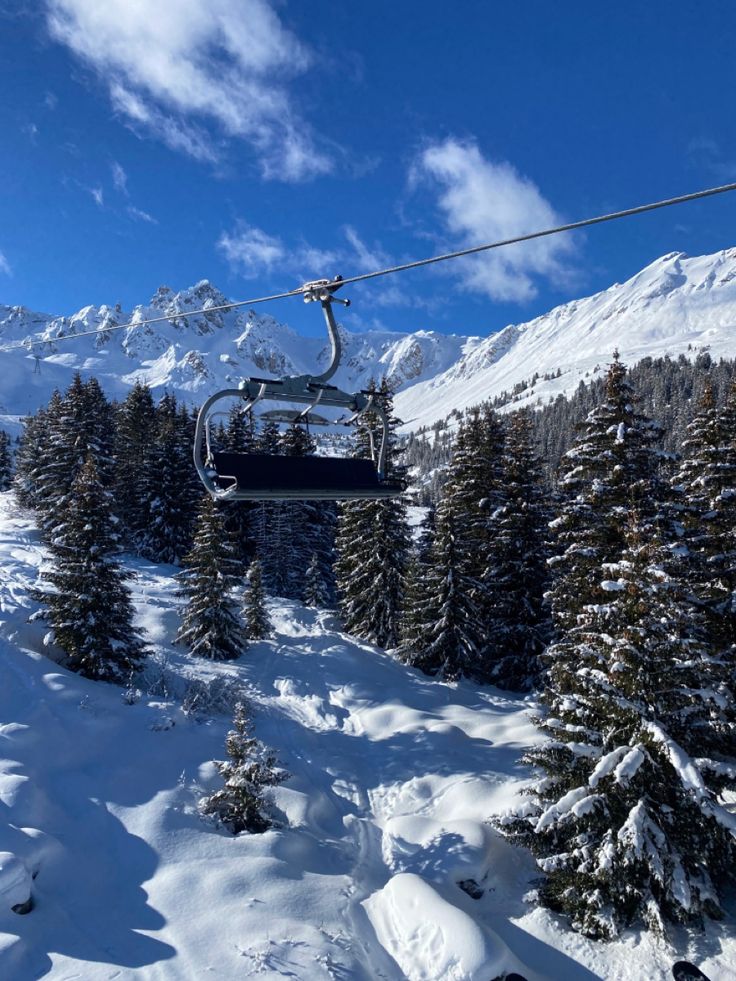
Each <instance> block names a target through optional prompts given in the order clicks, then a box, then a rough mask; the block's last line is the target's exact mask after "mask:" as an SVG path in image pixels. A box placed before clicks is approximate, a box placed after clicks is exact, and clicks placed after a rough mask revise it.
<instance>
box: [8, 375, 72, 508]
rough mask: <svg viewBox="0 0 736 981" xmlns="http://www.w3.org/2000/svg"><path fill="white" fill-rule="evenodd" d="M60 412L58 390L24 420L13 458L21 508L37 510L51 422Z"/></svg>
mask: <svg viewBox="0 0 736 981" xmlns="http://www.w3.org/2000/svg"><path fill="white" fill-rule="evenodd" d="M60 412H61V393H60V392H58V391H54V392H53V393H52V395H51V398H50V400H49V404H48V406H47V407H46V408H44V409H39V410H38V412H37V413H36V414H35V415H34V416H29V417H28V418H26V419H24V420H23V434H22V436H21V443H20V447H19V448H18V452H17V453H16V457H15V479H14V481H13V489H14V491H15V496H16V498H17V500H18V503H19V504H20V505H21V507H24V508H29V509H31V510H34V511H40V510H41V507H42V503H43V501H42V495H41V486H42V483H45V474H46V469H47V467H49V465H50V456H49V443H50V435H51V429H52V425H53V421H54V420H55V419H56V418H57V417H58V416H59V414H60Z"/></svg>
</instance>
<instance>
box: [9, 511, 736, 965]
mask: <svg viewBox="0 0 736 981" xmlns="http://www.w3.org/2000/svg"><path fill="white" fill-rule="evenodd" d="M43 558H44V557H43V549H42V547H41V546H40V545H39V541H38V536H37V533H36V531H35V530H34V528H33V525H32V523H31V521H30V520H29V519H28V517H27V516H25V515H23V514H22V513H20V512H18V511H17V508H16V506H15V504H14V503H13V501H12V498H11V497H10V495H8V494H2V495H0V659H1V663H2V684H0V852H10V853H12V854H14V855H15V856H17V857H18V858H20V859H22V860H23V862H24V863H25V865H26V867H27V868H28V869H29V871H31V872H32V873H34V874H35V876H36V877H35V879H34V881H33V894H34V898H35V902H36V906H35V909H34V910H33V911H32V912H31V913H29V914H28V915H26V916H18V915H16V914H14V913H12V912H10V911H9V909H8V908H7V906H6V905H5V904H4V902H1V901H0V978H3V979H6V981H31V979H36V978H41V977H44V978H50V979H59V981H61V979H65V981H67V979H83V981H102V979H106V981H107V979H128V978H144V979H151V981H163V979H176V981H184V979H190V978H192V979H193V978H205V977H212V978H217V979H218V981H229V979H242V978H249V977H257V978H264V979H276V978H296V979H303V981H313V979H314V981H322V979H335V981H347V979H350V981H353V979H355V981H375V979H386V981H402V979H409V981H445V979H446V981H491V979H493V978H495V977H496V976H498V975H499V974H503V973H505V972H508V971H519V972H520V973H522V974H524V975H525V976H526V977H527V978H528V979H529V981H545V979H555V981H557V979H559V981H562V979H570V981H585V979H594V978H602V979H603V978H604V979H606V981H615V979H624V978H626V979H627V981H628V979H631V978H632V977H635V978H646V979H648V981H658V979H665V978H669V977H670V974H669V965H670V964H671V963H672V962H673V961H675V960H677V959H679V958H682V957H687V958H688V959H690V960H693V961H695V962H696V963H698V964H700V965H701V966H702V967H703V969H704V970H705V971H706V972H707V973H708V975H709V976H710V977H711V978H712V979H713V981H717V979H728V978H733V977H734V976H736V975H735V974H734V970H733V967H732V965H734V964H736V940H735V939H734V917H733V910H731V912H730V913H729V915H728V917H727V919H726V920H725V921H724V922H722V923H720V924H710V925H709V926H708V928H707V931H706V933H705V934H703V935H693V936H692V938H691V941H690V942H688V936H687V935H686V934H685V933H684V931H679V932H677V933H676V934H675V936H674V938H673V945H672V946H670V947H668V946H666V945H664V944H659V943H657V942H655V941H654V940H653V939H652V938H651V937H649V936H647V935H642V934H639V933H638V932H636V931H632V932H630V933H629V934H627V935H626V936H625V937H624V938H622V939H621V940H619V941H618V942H616V943H614V944H610V945H605V944H598V943H593V942H591V941H587V940H585V939H583V938H581V937H579V936H578V935H576V934H574V933H572V932H571V931H570V930H568V929H567V927H566V925H565V923H564V922H563V921H561V920H559V919H558V918H556V917H554V916H552V915H550V914H549V913H547V912H545V911H543V910H539V909H537V908H535V907H534V905H533V904H531V903H530V902H528V901H525V896H526V897H527V899H528V898H529V897H528V894H529V892H530V890H532V889H533V887H534V880H535V876H536V870H535V866H534V863H533V862H532V860H531V858H530V857H529V856H528V855H527V854H526V853H525V852H523V851H520V850H517V849H514V848H512V847H511V846H509V845H508V844H506V843H505V842H504V841H503V840H502V839H501V838H500V837H499V836H498V835H497V834H496V832H495V831H494V830H493V829H492V828H491V827H490V826H489V825H488V824H487V823H486V819H487V818H489V817H490V816H491V815H493V814H496V813H498V812H500V811H502V810H504V809H505V808H507V807H509V806H510V805H511V804H512V802H513V800H514V799H515V797H516V795H517V794H518V791H519V789H520V788H521V787H522V786H523V783H524V781H525V780H526V779H527V777H528V774H527V772H526V771H525V769H524V768H522V767H520V765H519V763H518V758H519V756H520V754H521V753H522V752H523V750H524V748H525V747H527V746H529V745H530V744H531V743H532V742H534V741H535V740H536V739H537V738H538V735H537V732H536V730H535V729H534V727H533V726H532V725H531V723H530V721H529V717H528V714H529V709H530V708H532V707H533V706H532V704H531V703H530V702H529V701H528V700H523V699H514V698H509V697H507V696H506V695H504V694H502V693H500V692H498V691H497V690H496V689H493V688H479V687H477V686H474V685H471V684H468V683H462V684H459V685H446V684H442V683H440V682H438V681H435V680H433V679H430V678H426V677H424V676H423V675H421V674H419V673H417V672H415V671H412V670H410V669H408V668H406V667H404V666H403V665H401V664H398V663H397V662H395V661H394V660H393V659H392V658H391V657H390V656H388V655H387V654H385V653H383V652H381V651H379V650H377V649H375V648H373V647H370V646H369V645H366V644H361V643H359V642H357V641H355V640H353V639H351V638H350V637H348V636H346V635H345V634H343V633H341V632H340V630H339V625H338V624H337V622H336V620H335V618H334V616H333V615H332V614H330V613H327V612H324V611H320V612H318V611H314V610H310V609H307V608H304V607H302V606H300V605H299V604H296V603H293V602H289V601H284V600H279V599H273V600H272V601H271V603H270V612H271V615H272V618H273V623H274V627H275V633H274V637H273V639H271V640H268V641H264V642H261V643H258V644H255V645H254V646H253V647H252V648H251V649H249V650H248V651H247V652H245V653H244V654H243V656H242V658H241V659H240V660H238V661H237V662H234V663H227V664H209V663H206V662H197V663H195V662H193V661H192V660H191V659H189V658H188V657H187V655H186V653H185V652H184V651H182V650H180V649H177V648H173V647H171V646H170V644H169V640H170V638H171V637H172V636H173V634H174V631H175V628H176V624H177V604H178V602H179V601H178V599H177V598H176V596H175V583H174V580H173V578H172V576H173V574H174V572H175V571H176V570H175V569H174V568H173V567H167V566H154V565H151V564H149V563H145V562H142V561H140V560H134V559H130V560H128V563H127V564H128V565H129V567H130V568H131V569H132V570H133V571H134V572H135V579H134V581H133V588H134V595H135V603H136V609H137V614H138V618H139V622H140V625H141V627H142V628H143V630H144V631H145V633H146V636H147V638H148V640H149V642H150V644H151V647H152V650H153V655H152V658H151V661H150V664H149V666H148V668H147V670H146V674H145V677H144V678H143V679H142V680H141V681H139V682H138V683H137V684H138V687H139V689H140V694H139V695H137V694H136V693H134V692H131V693H129V695H128V697H127V699H124V698H123V697H122V694H123V693H122V692H121V690H120V689H119V688H116V687H114V686H111V685H106V684H101V683H94V682H91V681H87V680H85V679H83V678H80V677H78V676H76V675H73V674H70V673H69V672H67V671H66V670H64V669H63V668H61V667H59V666H58V665H57V664H56V663H54V662H53V661H52V660H50V659H49V657H48V656H47V653H48V652H47V653H44V651H45V648H44V647H43V635H44V626H43V624H42V623H40V622H38V621H36V622H34V623H32V624H29V623H28V622H27V619H28V615H29V614H30V613H31V612H32V611H33V610H34V609H35V606H34V604H33V602H32V601H31V600H30V599H29V597H28V590H29V588H31V587H32V586H33V584H34V583H35V582H36V581H37V577H38V570H39V567H40V565H41V563H42V562H43ZM223 685H227V686H229V691H228V693H227V694H228V698H229V699H230V700H233V699H234V698H235V697H236V694H237V692H240V693H241V694H242V695H244V696H245V697H247V699H248V700H249V703H250V705H251V709H252V712H253V715H254V717H255V721H256V731H257V734H258V736H259V738H260V739H262V740H263V741H264V742H266V743H268V744H269V745H271V746H272V747H273V748H274V749H275V750H276V751H277V752H278V754H279V757H280V759H281V760H282V762H283V764H284V765H285V766H286V767H287V769H288V770H289V771H290V773H291V774H292V776H291V778H290V779H289V780H288V781H287V782H286V783H285V784H283V785H282V786H280V787H278V788H277V789H276V790H275V793H274V806H275V811H276V814H277V815H278V816H279V817H280V821H281V825H282V826H281V827H279V828H276V829H274V830H271V831H269V832H267V833H266V834H263V835H258V836H248V835H243V836H239V837H237V838H233V837H232V836H230V835H229V834H227V833H224V832H222V831H221V830H218V829H217V828H215V827H213V826H212V825H210V824H207V823H205V822H204V821H203V820H202V819H201V818H200V817H199V815H198V813H197V800H198V798H199V797H200V795H201V794H202V793H204V792H208V791H211V790H212V789H214V788H215V787H217V786H218V785H219V783H218V777H217V774H216V772H215V769H214V767H213V765H212V762H211V761H212V760H213V759H218V758H221V756H222V753H223V744H224V738H225V734H226V732H227V729H228V726H229V717H228V715H227V714H222V713H221V712H219V711H217V706H216V705H214V704H209V705H208V704H207V690H208V689H209V694H210V696H212V695H213V693H214V695H217V690H216V689H217V686H220V688H222V686H223ZM127 702H133V704H128V703H127ZM192 703H193V704H192ZM185 705H188V706H189V707H188V709H187V710H185ZM468 880H472V883H474V885H469V884H468ZM459 882H465V883H466V888H467V889H469V890H470V891H473V892H475V893H476V895H478V894H479V893H482V894H481V895H480V896H479V898H472V896H471V895H470V894H469V893H468V892H467V891H464V890H463V889H461V888H460V887H459V886H458V883H459ZM0 899H1V897H0Z"/></svg>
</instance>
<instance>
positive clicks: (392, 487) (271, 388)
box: [194, 276, 403, 501]
mask: <svg viewBox="0 0 736 981" xmlns="http://www.w3.org/2000/svg"><path fill="white" fill-rule="evenodd" d="M341 285H342V277H340V276H336V277H335V279H333V280H328V279H320V280H316V281H314V282H310V283H305V285H304V286H303V287H302V292H303V295H304V302H305V303H312V302H319V303H320V304H321V306H322V310H323V312H324V316H325V321H326V323H327V332H328V335H329V338H330V345H331V357H330V363H329V365H328V367H327V369H326V370H325V371H324V372H322V374H320V375H293V376H288V377H286V378H280V379H277V378H245V379H243V381H242V382H241V383H240V385H239V386H238V388H226V389H223V390H222V391H220V392H216V393H215V394H214V395H211V396H210V397H209V398H208V399H207V400H206V401H205V402H204V404H203V405H202V407H201V409H200V411H199V415H198V417H197V423H196V427H195V434H194V465H195V467H196V468H197V473H198V474H199V477H200V479H201V480H202V483H203V484H204V486H205V487H206V489H207V491H208V492H209V493H210V494H211V495H212V497H214V498H215V499H217V500H223V501H263V500H289V499H291V500H326V501H339V500H354V499H366V498H368V499H370V498H389V497H396V496H397V495H399V494H401V493H402V491H403V485H402V484H401V482H400V481H395V480H388V479H387V478H386V457H387V451H388V441H389V426H388V418H387V416H386V412H385V410H384V408H383V406H382V405H381V402H380V399H377V398H376V393H375V392H370V391H360V392H353V393H350V392H344V391H342V390H341V389H339V388H337V386H335V385H331V384H330V379H331V378H332V377H333V376H334V374H335V372H336V371H337V369H338V367H339V364H340V358H341V355H342V343H341V341H340V333H339V330H338V327H337V323H336V322H335V316H334V313H333V311H332V304H333V303H340V304H342V305H343V306H345V307H347V306H349V305H350V300H347V299H342V298H340V297H336V296H335V295H334V294H335V291H336V290H337V289H339V288H340V286H341ZM232 398H239V399H242V400H243V403H244V405H243V409H242V411H243V412H249V411H250V410H252V409H253V408H254V406H256V405H257V404H258V403H260V402H264V401H274V402H281V403H284V402H286V403H295V404H300V405H303V406H305V408H303V409H301V410H296V409H294V410H292V409H285V408H279V409H271V410H267V411H265V412H262V413H261V414H260V418H262V419H267V420H268V419H270V420H272V421H274V422H277V423H295V424H299V423H304V424H305V425H307V424H308V425H312V426H335V425H344V426H352V425H355V424H356V423H360V420H361V418H362V417H363V416H364V415H365V413H367V412H370V413H371V415H373V416H374V417H375V418H376V419H377V420H378V423H379V428H380V439H379V441H378V446H376V444H375V441H374V437H373V431H372V429H371V428H370V427H369V428H368V433H369V446H370V451H371V460H370V461H366V460H359V459H354V458H348V457H345V458H338V457H307V458H300V457H269V456H266V455H262V454H233V453H218V452H217V451H216V450H215V449H214V448H213V445H212V434H211V420H212V419H213V417H214V416H216V415H220V414H222V412H221V411H220V412H216V411H213V410H214V407H215V406H216V405H217V404H218V402H221V401H222V400H224V399H232ZM318 406H319V407H320V408H339V409H344V410H346V414H345V415H344V416H342V417H341V418H339V419H336V420H330V419H328V418H326V417H325V416H322V415H320V414H318V413H316V412H315V411H314V410H315V409H316V408H317V407H318ZM286 461H288V463H287V462H286ZM300 467H301V470H302V474H301V476H302V477H303V479H301V480H300V474H299V468H300ZM227 470H231V471H232V472H231V473H228V472H227Z"/></svg>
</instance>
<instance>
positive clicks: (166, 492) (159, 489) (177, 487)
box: [139, 395, 202, 564]
mask: <svg viewBox="0 0 736 981" xmlns="http://www.w3.org/2000/svg"><path fill="white" fill-rule="evenodd" d="M192 439H193V436H192V426H191V420H190V419H189V416H188V414H187V413H186V410H185V411H184V412H181V411H180V410H179V408H178V406H177V403H176V399H175V398H174V397H173V396H172V395H166V396H164V398H163V399H162V400H161V402H160V403H159V405H158V406H157V407H156V434H155V438H154V440H153V441H152V442H151V443H150V445H149V447H148V452H147V453H146V454H145V458H144V467H143V475H142V481H141V482H142V501H143V512H144V514H147V515H148V520H147V522H146V524H145V527H144V528H143V530H142V531H141V533H140V535H139V551H140V553H141V555H143V556H145V557H146V558H147V559H150V560H151V561H152V562H169V563H174V564H175V563H179V562H181V560H182V558H183V557H184V555H185V554H186V553H187V552H188V550H189V549H190V548H191V545H192V533H193V521H194V516H195V515H196V513H197V501H198V500H199V497H200V495H201V491H202V488H201V485H199V484H198V482H197V480H196V472H194V467H193V466H192V459H191V455H192Z"/></svg>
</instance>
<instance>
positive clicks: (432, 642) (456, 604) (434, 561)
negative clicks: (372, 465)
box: [398, 499, 482, 681]
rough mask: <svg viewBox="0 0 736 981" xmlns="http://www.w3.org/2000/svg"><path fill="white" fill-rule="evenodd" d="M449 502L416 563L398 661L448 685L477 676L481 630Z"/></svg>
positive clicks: (403, 623)
mask: <svg viewBox="0 0 736 981" xmlns="http://www.w3.org/2000/svg"><path fill="white" fill-rule="evenodd" d="M465 567H466V566H465V561H464V556H463V555H462V553H461V546H460V545H459V543H458V540H457V536H456V533H455V516H454V514H453V511H452V505H451V502H450V500H449V499H445V500H444V501H442V502H441V503H440V506H439V507H438V509H437V514H436V519H435V529H434V534H433V537H432V545H431V547H430V552H429V556H428V558H427V560H426V561H421V560H417V559H415V564H414V566H413V569H412V574H411V576H410V580H409V587H408V591H407V592H408V597H407V605H406V611H405V614H404V617H403V619H402V636H401V645H400V647H399V650H398V654H399V657H400V658H401V660H403V661H404V662H405V663H406V664H410V665H411V666H412V667H416V668H420V669H421V670H422V671H424V672H425V673H426V674H432V675H435V674H437V675H440V676H441V677H442V678H445V679H447V680H448V681H453V680H456V679H458V678H460V677H463V676H468V675H473V674H474V673H475V672H476V671H477V667H478V661H479V657H480V651H479V648H478V638H479V637H480V636H481V633H482V630H481V625H480V623H479V622H478V608H477V606H476V603H475V600H474V599H473V589H472V586H471V585H470V584H468V583H467V582H466V581H465V576H464V572H463V570H464V569H465Z"/></svg>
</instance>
